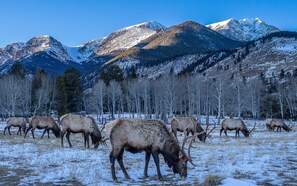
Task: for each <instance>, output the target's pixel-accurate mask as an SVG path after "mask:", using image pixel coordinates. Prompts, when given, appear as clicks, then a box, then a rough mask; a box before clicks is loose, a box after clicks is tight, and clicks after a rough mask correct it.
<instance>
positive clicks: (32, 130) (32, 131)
mask: <svg viewBox="0 0 297 186" xmlns="http://www.w3.org/2000/svg"><path fill="white" fill-rule="evenodd" d="M31 133H32V136H33V138H34V139H35V136H34V128H32V129H31Z"/></svg>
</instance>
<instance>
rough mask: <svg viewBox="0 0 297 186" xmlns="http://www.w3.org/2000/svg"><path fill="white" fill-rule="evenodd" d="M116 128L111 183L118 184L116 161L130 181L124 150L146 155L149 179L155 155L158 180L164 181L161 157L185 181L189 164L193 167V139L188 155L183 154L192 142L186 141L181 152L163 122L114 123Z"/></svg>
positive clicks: (145, 170)
mask: <svg viewBox="0 0 297 186" xmlns="http://www.w3.org/2000/svg"><path fill="white" fill-rule="evenodd" d="M111 123H113V124H112V125H113V128H112V129H111V133H110V142H111V145H112V151H111V153H110V156H109V159H110V165H111V174H112V179H113V180H114V181H117V177H116V173H115V160H117V162H118V163H119V165H120V167H121V169H122V171H123V173H124V176H125V177H126V178H127V179H130V176H129V175H128V173H127V171H126V168H125V166H124V164H123V153H124V150H126V151H129V152H131V153H139V152H142V151H145V153H146V155H145V168H144V176H145V177H147V176H148V175H147V169H148V163H149V160H150V157H151V155H153V158H154V161H155V164H156V168H157V174H158V178H159V180H163V177H162V175H161V172H160V166H159V154H162V155H163V157H164V160H165V162H166V163H167V165H168V166H169V167H170V168H172V170H173V172H174V173H179V175H180V176H181V177H182V178H186V177H187V162H188V161H190V163H192V159H191V156H190V147H191V143H192V141H193V139H194V138H195V137H196V136H197V135H198V134H196V135H194V136H193V137H191V139H192V140H191V142H190V144H189V148H188V155H187V154H186V153H185V151H184V145H185V142H186V141H187V140H188V139H189V138H190V137H188V138H185V139H184V141H183V145H182V148H180V146H179V144H178V142H177V141H176V139H175V138H174V136H173V135H172V134H171V133H170V132H169V131H168V130H167V128H166V125H165V123H164V122H163V121H161V120H147V119H116V120H114V121H112V122H111Z"/></svg>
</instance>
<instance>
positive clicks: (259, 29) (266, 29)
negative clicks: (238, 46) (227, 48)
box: [207, 18, 280, 41]
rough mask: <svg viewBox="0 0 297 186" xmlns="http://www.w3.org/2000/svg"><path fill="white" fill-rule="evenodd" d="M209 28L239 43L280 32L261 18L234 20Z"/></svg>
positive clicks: (212, 25) (211, 25) (209, 26)
mask: <svg viewBox="0 0 297 186" xmlns="http://www.w3.org/2000/svg"><path fill="white" fill-rule="evenodd" d="M207 27H208V28H210V29H212V30H215V31H217V32H219V33H220V34H222V35H224V36H226V37H228V38H230V39H233V40H238V41H251V40H255V39H258V38H260V37H262V36H265V35H267V34H270V33H272V32H277V31H280V30H279V29H278V28H276V27H275V26H272V25H268V24H266V23H265V22H264V21H262V20H260V19H259V18H246V19H241V20H236V19H234V18H232V19H228V20H225V21H221V22H218V23H213V24H210V25H207Z"/></svg>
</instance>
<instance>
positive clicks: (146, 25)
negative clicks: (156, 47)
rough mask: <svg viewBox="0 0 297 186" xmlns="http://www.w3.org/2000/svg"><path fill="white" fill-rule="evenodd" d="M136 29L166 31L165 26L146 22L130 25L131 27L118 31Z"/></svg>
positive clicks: (154, 22)
mask: <svg viewBox="0 0 297 186" xmlns="http://www.w3.org/2000/svg"><path fill="white" fill-rule="evenodd" d="M136 28H148V29H152V30H158V29H166V27H165V26H163V25H162V24H160V23H158V22H156V21H148V22H144V23H139V24H136V25H132V26H127V27H125V28H122V29H120V30H118V31H127V30H131V29H136Z"/></svg>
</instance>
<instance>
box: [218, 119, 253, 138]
mask: <svg viewBox="0 0 297 186" xmlns="http://www.w3.org/2000/svg"><path fill="white" fill-rule="evenodd" d="M255 126H256V124H255V125H254V128H253V129H252V130H248V129H247V127H246V126H245V124H244V122H243V120H242V119H229V118H226V119H224V120H223V121H222V128H221V130H220V136H221V135H222V131H224V133H225V135H226V136H227V137H228V135H227V130H230V131H232V130H235V131H236V132H235V137H237V136H238V137H239V131H241V132H242V133H243V135H244V136H245V137H249V136H250V134H251V132H252V131H253V130H254V129H255Z"/></svg>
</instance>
